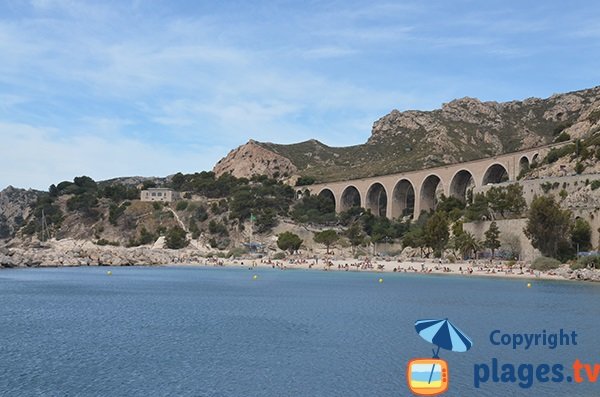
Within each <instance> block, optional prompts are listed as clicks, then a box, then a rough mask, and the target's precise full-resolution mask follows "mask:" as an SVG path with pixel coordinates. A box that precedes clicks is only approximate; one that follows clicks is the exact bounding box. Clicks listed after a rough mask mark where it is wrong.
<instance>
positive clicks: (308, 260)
mask: <svg viewBox="0 0 600 397" xmlns="http://www.w3.org/2000/svg"><path fill="white" fill-rule="evenodd" d="M379 259H380V258H371V257H364V258H361V259H359V260H358V261H346V260H345V259H343V258H339V259H338V258H334V257H333V256H324V257H321V258H319V257H318V256H313V257H300V258H290V259H285V260H275V259H271V258H260V259H258V258H257V259H253V260H250V261H244V260H233V261H232V262H233V264H236V265H241V266H244V267H245V266H248V268H249V269H253V268H256V267H258V266H261V267H271V268H273V269H279V270H288V269H297V268H306V269H313V268H318V269H320V270H325V271H329V270H334V269H335V270H338V271H386V270H387V271H390V270H391V271H392V272H402V273H424V274H425V273H451V274H452V273H453V274H461V275H472V274H476V275H506V276H530V277H540V273H539V272H534V270H533V269H531V268H529V266H527V265H526V264H525V263H524V262H520V261H518V262H515V261H505V260H502V259H499V260H491V259H484V260H481V259H478V260H474V259H472V260H468V261H465V262H460V263H454V262H453V261H448V260H447V259H429V258H408V259H406V260H404V261H401V260H398V259H395V260H393V259H392V258H386V259H385V260H383V261H379ZM392 261H394V262H396V263H397V266H395V267H393V268H391V266H390V264H389V262H392ZM380 262H382V263H380ZM227 263H231V262H229V261H227V260H226V259H222V258H217V257H212V258H207V259H206V260H205V262H204V265H206V266H210V265H212V266H225V265H226V264H227ZM386 264H387V266H386Z"/></svg>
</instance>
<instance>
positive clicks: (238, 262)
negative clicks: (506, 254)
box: [161, 259, 590, 281]
mask: <svg viewBox="0 0 600 397" xmlns="http://www.w3.org/2000/svg"><path fill="white" fill-rule="evenodd" d="M331 262H332V263H333V265H331V266H328V267H326V266H325V265H324V264H322V263H318V264H315V261H314V260H310V261H304V262H301V263H289V262H288V261H285V260H276V261H271V262H270V263H269V262H265V261H264V260H263V261H262V263H261V261H260V260H254V259H246V260H244V259H235V260H232V261H229V260H228V261H224V260H223V261H219V260H216V261H214V260H209V259H207V261H206V263H172V264H165V265H161V266H165V267H217V268H219V267H225V268H243V269H248V270H252V269H274V270H282V271H287V270H291V271H294V270H306V271H321V272H352V273H373V274H388V273H392V274H414V275H423V276H429V275H432V276H459V277H466V278H469V277H477V278H503V279H513V280H514V279H521V280H545V281H548V280H549V281H590V280H582V279H576V278H567V277H564V276H562V275H559V274H548V273H545V272H539V271H533V272H532V273H530V272H529V271H527V272H526V271H524V272H523V273H520V272H519V273H514V272H513V273H511V272H510V271H509V272H507V270H508V269H505V270H502V271H499V269H498V268H496V267H494V268H483V267H478V268H474V269H473V271H472V272H470V273H469V272H468V271H467V270H465V269H467V268H468V267H469V264H468V263H467V262H460V263H452V264H442V265H439V264H438V266H437V267H438V268H436V266H432V264H427V263H426V262H425V263H426V264H425V266H424V270H422V271H421V270H418V268H417V267H416V266H415V265H419V266H420V264H421V263H424V261H418V262H407V261H386V264H384V265H383V268H377V267H376V265H377V264H379V263H378V262H374V266H373V268H360V266H355V265H353V266H351V265H350V264H351V263H357V262H356V261H350V260H344V259H336V260H334V261H331ZM338 265H339V266H340V267H339V268H338ZM345 265H348V268H346V266H345ZM394 265H395V266H394ZM428 265H429V266H428ZM439 267H441V268H439ZM443 268H446V269H447V270H443ZM461 268H462V269H463V270H462V272H461V270H460V269H461ZM394 269H396V271H394ZM524 270H525V268H524Z"/></svg>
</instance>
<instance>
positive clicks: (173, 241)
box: [165, 226, 189, 249]
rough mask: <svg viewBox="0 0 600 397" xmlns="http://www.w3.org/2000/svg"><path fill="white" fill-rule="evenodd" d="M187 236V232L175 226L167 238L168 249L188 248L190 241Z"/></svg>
mask: <svg viewBox="0 0 600 397" xmlns="http://www.w3.org/2000/svg"><path fill="white" fill-rule="evenodd" d="M185 234H186V233H185V230H183V229H182V228H181V227H179V226H173V227H172V228H170V229H169V231H168V232H167V235H166V236H165V243H166V245H167V248H170V249H181V248H184V247H186V246H187V245H188V244H189V241H188V240H187V238H186V236H185Z"/></svg>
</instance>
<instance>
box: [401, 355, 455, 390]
mask: <svg viewBox="0 0 600 397" xmlns="http://www.w3.org/2000/svg"><path fill="white" fill-rule="evenodd" d="M406 380H407V382H408V388H409V389H410V391H412V392H413V393H414V394H416V395H418V396H436V395H438V394H442V393H445V392H446V390H448V363H447V362H446V361H444V360H441V359H439V358H415V359H413V360H411V361H410V362H409V363H408V366H407V367H406Z"/></svg>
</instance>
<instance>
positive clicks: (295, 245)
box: [277, 232, 302, 254]
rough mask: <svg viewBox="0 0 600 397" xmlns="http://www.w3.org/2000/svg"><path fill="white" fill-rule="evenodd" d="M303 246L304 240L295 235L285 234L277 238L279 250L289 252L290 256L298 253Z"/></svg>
mask: <svg viewBox="0 0 600 397" xmlns="http://www.w3.org/2000/svg"><path fill="white" fill-rule="evenodd" d="M301 245H302V239H301V238H300V236H298V235H297V234H295V233H292V232H283V233H281V234H280V235H279V236H278V237H277V246H278V247H279V249H281V250H284V251H289V253H290V254H293V253H294V252H295V251H298V250H299V249H300V246H301Z"/></svg>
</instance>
